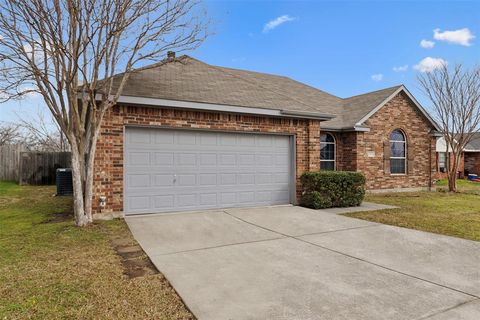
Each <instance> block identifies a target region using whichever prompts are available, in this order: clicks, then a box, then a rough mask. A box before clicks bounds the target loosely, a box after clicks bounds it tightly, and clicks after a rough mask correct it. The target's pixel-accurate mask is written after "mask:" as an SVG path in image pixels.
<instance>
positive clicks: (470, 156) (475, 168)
mask: <svg viewBox="0 0 480 320" xmlns="http://www.w3.org/2000/svg"><path fill="white" fill-rule="evenodd" d="M464 155H465V172H466V173H467V172H468V173H469V174H476V175H480V152H465V153H464Z"/></svg>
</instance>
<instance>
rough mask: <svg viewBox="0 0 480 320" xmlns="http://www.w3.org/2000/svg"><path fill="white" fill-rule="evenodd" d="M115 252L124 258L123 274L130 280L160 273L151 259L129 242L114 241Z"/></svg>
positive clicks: (138, 247)
mask: <svg viewBox="0 0 480 320" xmlns="http://www.w3.org/2000/svg"><path fill="white" fill-rule="evenodd" d="M112 245H113V248H114V249H115V252H116V253H117V254H118V255H119V256H120V257H121V258H122V266H123V273H124V274H125V275H127V276H128V278H129V279H133V278H137V277H143V276H146V275H152V274H157V273H159V272H158V270H157V268H155V266H154V265H153V263H152V261H151V260H150V258H148V256H147V254H146V253H145V252H144V251H143V250H142V248H141V247H140V246H139V245H136V244H135V245H132V244H131V243H129V241H128V240H123V239H116V240H114V241H112Z"/></svg>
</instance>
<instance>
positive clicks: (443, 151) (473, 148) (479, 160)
mask: <svg viewBox="0 0 480 320" xmlns="http://www.w3.org/2000/svg"><path fill="white" fill-rule="evenodd" d="M450 149H451V148H450ZM436 150H437V167H438V172H439V178H442V179H445V178H447V157H448V156H447V144H446V142H445V138H443V137H440V138H438V140H437V145H436ZM449 154H450V161H451V162H453V154H452V152H451V151H449ZM471 173H472V174H476V175H479V176H480V132H479V133H475V134H474V136H473V139H472V141H470V143H468V144H467V146H466V147H465V149H464V150H463V152H462V154H461V156H460V162H459V165H458V176H459V177H460V178H463V177H467V176H468V174H471Z"/></svg>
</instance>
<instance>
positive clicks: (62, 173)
mask: <svg viewBox="0 0 480 320" xmlns="http://www.w3.org/2000/svg"><path fill="white" fill-rule="evenodd" d="M56 178H57V196H71V195H72V194H73V182H72V169H70V168H61V169H57V172H56Z"/></svg>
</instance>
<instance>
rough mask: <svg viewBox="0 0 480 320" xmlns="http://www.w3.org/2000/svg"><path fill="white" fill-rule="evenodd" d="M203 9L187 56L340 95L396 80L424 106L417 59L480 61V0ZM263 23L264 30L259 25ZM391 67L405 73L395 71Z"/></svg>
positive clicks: (236, 4)
mask: <svg viewBox="0 0 480 320" xmlns="http://www.w3.org/2000/svg"><path fill="white" fill-rule="evenodd" d="M204 5H205V6H206V8H207V11H208V13H209V15H210V17H211V18H212V20H213V23H212V31H213V32H214V34H213V35H212V36H211V37H210V38H209V39H208V40H207V41H206V42H205V43H204V44H203V45H202V47H201V48H199V49H197V50H196V51H194V52H190V53H188V54H190V55H192V56H194V57H196V58H198V59H200V60H203V61H205V62H207V63H211V64H215V65H221V66H228V67H232V68H239V69H247V70H254V71H260V72H267V73H273V74H279V75H285V76H289V77H291V78H293V79H296V80H298V81H301V82H304V83H307V84H309V85H312V86H314V87H317V88H319V89H322V90H325V91H327V92H330V93H332V94H335V95H338V96H340V97H347V96H352V95H356V94H360V93H364V92H368V91H372V90H376V89H381V88H385V87H389V86H393V85H397V84H402V83H403V84H405V85H406V86H407V87H408V88H409V89H410V90H411V91H412V93H413V94H414V95H415V96H416V97H417V98H419V100H420V101H421V103H423V104H424V105H425V107H427V108H428V105H429V103H428V101H427V100H426V99H425V98H423V97H422V95H421V93H420V92H419V90H418V89H417V83H416V75H417V74H418V72H420V71H419V70H417V69H415V66H418V65H419V64H420V62H421V61H422V60H423V59H425V58H427V57H430V58H433V59H427V60H426V65H425V66H426V67H432V66H435V65H438V63H442V61H447V62H448V64H449V65H453V64H455V63H463V64H465V65H467V66H473V65H476V64H480V2H460V1H455V2H453V1H452V2H447V1H401V2H400V1H398V2H397V1H383V2H382V1H376V2H367V1H355V2H349V1H335V2H326V1H208V2H206V3H204ZM277 19H278V20H277ZM272 21H273V22H272ZM269 22H271V23H270V26H271V27H270V28H268V27H267V28H266V25H267V24H268V23H269ZM282 22H283V23H282ZM465 28H467V29H468V30H465ZM436 29H439V30H437V32H436V36H435V37H434V30H436ZM449 31H450V32H449ZM454 31H456V32H454ZM472 36H474V37H475V38H471V37H472ZM422 40H426V41H431V42H434V44H433V48H424V47H422V46H421V45H420V42H421V41H422ZM429 45H430V46H431V45H432V44H431V43H429V42H424V46H427V47H428V46H429ZM438 59H442V60H438ZM405 66H407V67H405ZM395 67H396V68H399V67H400V69H402V70H403V69H406V70H403V71H398V69H397V72H396V71H394V70H393V68H395ZM417 68H420V66H418V67H417ZM19 105H20V107H19ZM37 105H41V100H39V99H38V98H36V99H31V100H26V101H23V102H21V103H18V102H15V103H9V104H8V105H3V106H2V105H0V120H9V119H11V118H12V110H14V109H17V110H20V112H29V111H30V110H33V107H35V106H37Z"/></svg>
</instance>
